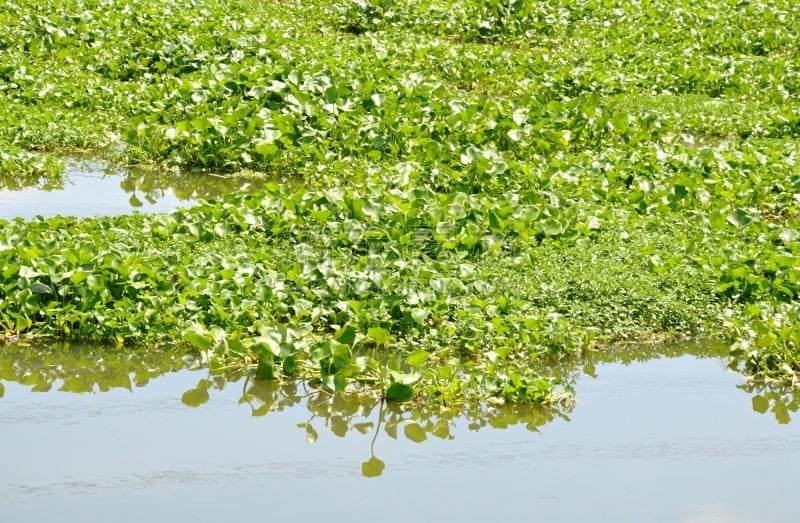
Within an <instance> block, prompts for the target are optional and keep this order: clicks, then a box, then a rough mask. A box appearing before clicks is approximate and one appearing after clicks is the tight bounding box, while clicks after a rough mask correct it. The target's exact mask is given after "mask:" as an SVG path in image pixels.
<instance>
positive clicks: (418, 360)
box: [406, 350, 431, 367]
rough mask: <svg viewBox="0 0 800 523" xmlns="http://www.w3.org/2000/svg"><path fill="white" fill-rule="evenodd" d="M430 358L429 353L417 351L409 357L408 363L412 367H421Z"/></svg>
mask: <svg viewBox="0 0 800 523" xmlns="http://www.w3.org/2000/svg"><path fill="white" fill-rule="evenodd" d="M430 357H431V354H430V353H429V352H428V351H424V350H415V351H414V352H412V353H411V354H409V355H408V357H407V358H406V362H407V363H408V364H409V365H411V366H412V367H421V366H422V365H423V364H424V363H425V362H426V361H428V358H430Z"/></svg>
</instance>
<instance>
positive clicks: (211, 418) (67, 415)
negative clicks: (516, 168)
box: [0, 356, 800, 523]
mask: <svg viewBox="0 0 800 523" xmlns="http://www.w3.org/2000/svg"><path fill="white" fill-rule="evenodd" d="M596 373H597V375H598V378H597V379H592V378H589V377H587V376H583V377H581V378H580V379H579V380H578V382H577V393H578V403H577V405H576V406H575V408H574V410H573V411H572V412H571V413H569V418H570V420H569V421H567V420H565V419H556V420H555V421H552V422H550V423H548V424H546V425H544V426H542V427H540V431H539V432H531V431H528V430H526V429H525V427H524V426H523V425H513V426H510V427H509V428H508V429H506V430H496V429H492V428H491V427H484V428H482V429H481V430H479V431H477V432H474V431H471V430H469V428H468V422H467V420H464V419H459V418H457V419H455V420H454V421H453V422H452V427H451V434H452V435H453V436H454V437H453V438H452V439H449V440H448V439H444V440H442V439H438V438H436V437H432V436H429V437H428V438H427V439H426V440H425V441H423V442H422V443H414V442H412V441H410V440H409V439H407V438H405V437H404V436H403V430H402V429H401V430H399V431H398V436H397V439H394V438H392V437H391V436H390V435H389V434H387V433H386V432H384V431H383V429H381V431H380V432H379V434H378V436H377V439H376V441H375V444H374V452H375V455H376V456H377V457H378V458H380V459H381V460H383V461H384V462H385V464H386V468H385V470H384V471H383V474H382V475H381V476H380V477H376V478H367V477H363V476H362V474H361V472H362V469H361V464H362V462H364V461H365V460H367V459H368V458H369V457H370V447H371V443H372V438H373V437H374V435H375V434H374V426H375V422H377V421H378V410H377V409H376V410H373V411H371V412H370V413H369V415H368V416H367V417H365V418H363V419H359V418H358V416H355V418H354V420H352V421H354V422H359V421H360V422H370V421H372V422H373V425H372V429H371V430H366V434H361V433H360V432H358V431H357V430H350V431H348V432H347V435H346V437H338V436H336V435H335V434H334V433H333V432H332V430H331V429H332V427H333V426H334V425H335V422H336V420H334V419H324V418H319V417H317V418H315V419H313V420H312V424H313V425H314V426H315V428H316V432H317V433H318V434H319V439H318V440H317V441H316V442H314V443H308V442H307V441H306V431H305V429H303V428H301V427H298V424H303V423H305V422H306V421H308V420H309V419H310V418H313V416H312V414H311V413H310V408H309V407H308V406H307V405H306V404H305V403H304V402H300V403H299V404H297V405H295V406H293V407H289V406H287V408H285V409H284V410H282V411H281V412H271V413H269V414H267V415H266V416H263V417H255V416H253V415H252V412H253V408H254V407H257V406H258V405H257V404H254V405H253V406H251V405H250V404H248V403H246V402H240V399H241V398H243V390H244V387H245V386H246V384H245V383H243V382H239V383H229V384H228V385H227V386H226V387H225V388H224V389H223V390H221V391H218V390H212V391H211V394H210V400H209V401H208V403H206V404H204V405H201V406H200V407H198V408H190V407H187V406H185V405H184V404H183V403H182V402H181V396H182V395H183V393H184V392H185V391H187V390H190V389H192V388H194V387H195V386H196V385H197V383H198V380H200V379H203V378H205V377H207V376H206V374H205V373H204V372H203V371H188V370H184V371H180V372H175V373H171V374H167V375H164V376H162V377H160V378H157V379H154V380H153V381H151V382H150V384H149V385H147V386H146V387H143V388H133V391H132V392H129V391H127V390H124V389H114V390H111V391H109V392H105V393H95V394H69V393H63V392H49V393H32V392H30V389H28V388H27V387H25V386H22V385H19V384H18V383H15V382H5V383H4V384H5V397H3V398H2V399H0V426H1V427H2V442H3V445H2V447H0V470H2V471H3V474H2V479H0V521H2V522H3V523H18V522H19V523H22V522H31V521H56V520H58V521H62V522H72V521H76V522H77V521H81V522H101V521H103V522H104V521H114V522H118V523H126V522H141V521H192V522H209V523H211V522H219V521H235V520H242V519H245V518H247V519H252V520H254V519H255V518H258V520H265V521H276V520H277V521H280V520H292V521H321V520H332V521H344V520H346V521H359V522H360V521H364V522H367V521H369V522H374V521H381V522H406V521H462V522H463V521H476V522H478V521H481V522H482V521H506V520H513V521H547V522H594V521H608V522H631V523H633V522H637V523H641V522H665V523H666V522H683V523H699V522H704V523H719V522H725V523H734V522H735V523H744V522H764V523H770V522H796V521H798V520H800V506H798V505H797V504H796V503H795V502H794V492H795V491H796V487H797V483H796V482H797V478H798V475H797V474H798V471H799V470H800V425H798V424H797V423H794V422H792V423H788V424H779V423H777V421H776V420H775V418H774V416H772V415H771V414H770V413H766V414H758V413H755V412H753V410H752V407H751V401H752V398H751V396H750V394H748V393H746V392H744V391H742V390H739V389H738V388H737V385H738V384H740V383H741V378H740V377H739V376H737V375H736V374H732V373H730V372H728V371H726V369H725V365H724V363H723V362H722V361H720V360H718V359H697V358H695V357H693V356H682V357H678V358H674V359H659V360H652V361H647V362H642V363H633V364H630V365H627V366H626V365H622V364H619V363H607V364H602V365H598V366H597V369H596ZM251 399H252V398H251ZM256 403H257V402H256ZM419 422H420V423H424V421H423V420H420V421H419Z"/></svg>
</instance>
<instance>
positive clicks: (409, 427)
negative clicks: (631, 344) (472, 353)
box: [0, 343, 800, 477]
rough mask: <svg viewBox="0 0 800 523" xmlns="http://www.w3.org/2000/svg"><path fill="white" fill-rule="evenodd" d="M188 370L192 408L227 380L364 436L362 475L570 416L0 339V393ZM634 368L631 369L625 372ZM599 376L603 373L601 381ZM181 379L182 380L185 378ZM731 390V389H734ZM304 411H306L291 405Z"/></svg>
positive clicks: (146, 379)
mask: <svg viewBox="0 0 800 523" xmlns="http://www.w3.org/2000/svg"><path fill="white" fill-rule="evenodd" d="M723 353H724V348H721V347H715V346H712V345H707V344H706V345H703V346H700V345H696V344H694V345H675V346H669V347H660V348H659V349H658V352H654V349H653V348H629V349H624V350H615V351H607V352H598V353H592V354H591V355H589V356H587V357H586V358H585V359H583V360H578V361H571V362H564V361H561V362H559V363H558V364H555V363H554V364H553V366H551V367H550V368H549V370H550V371H554V372H556V373H557V374H560V375H561V377H562V380H563V381H564V382H565V383H566V385H567V386H572V385H574V384H575V382H576V381H578V380H580V379H586V377H596V376H597V375H598V374H602V372H599V371H598V369H597V366H598V365H600V364H606V363H615V364H623V365H630V364H632V363H633V362H637V361H643V360H646V359H654V358H655V359H657V358H670V359H671V358H678V357H683V356H686V355H693V356H695V357H698V358H713V357H719V356H720V355H721V354H723ZM189 369H194V372H196V373H197V374H200V376H199V377H197V376H196V374H195V375H194V376H195V379H196V380H197V381H196V385H195V386H193V387H191V388H187V385H183V386H182V390H179V391H175V394H176V396H180V397H181V401H182V403H183V404H184V405H185V406H186V407H192V408H197V407H201V406H203V405H204V404H206V403H207V402H209V401H210V400H211V399H212V398H213V397H214V395H215V393H216V394H219V393H221V392H222V391H225V390H226V389H230V388H232V387H241V392H240V393H237V396H238V403H239V404H240V405H241V406H246V407H245V408H247V409H249V411H250V414H251V416H252V417H262V416H266V415H269V414H273V413H277V412H281V411H284V410H288V409H292V410H293V412H294V415H295V417H297V416H298V415H299V416H300V417H302V418H304V419H303V420H302V421H300V422H299V423H296V425H297V429H298V431H299V434H298V437H304V438H305V440H306V441H307V442H309V443H313V442H315V441H317V439H318V438H319V437H320V434H321V433H322V432H329V433H330V434H331V435H333V436H335V437H339V438H344V437H346V436H348V435H355V434H362V435H368V434H372V437H371V439H370V443H369V448H365V449H364V451H363V453H364V454H363V456H364V457H363V459H364V461H362V463H361V473H362V474H363V475H364V476H367V477H374V476H379V475H381V474H382V472H383V471H384V469H385V467H386V465H385V463H384V462H383V461H382V459H381V458H380V454H381V453H380V448H381V441H382V439H383V438H387V437H388V438H391V439H394V440H397V439H404V440H406V441H409V442H413V443H415V444H421V443H423V442H425V441H426V440H428V439H430V438H434V439H439V440H453V439H454V438H455V435H456V431H455V430H454V428H455V427H456V424H457V423H458V424H459V425H461V426H462V427H463V426H464V425H466V426H467V428H468V429H469V430H470V431H473V432H475V431H480V430H481V429H484V428H492V429H506V428H509V427H514V426H522V427H524V428H525V429H527V430H528V431H538V430H539V429H540V428H541V427H543V426H544V425H546V424H548V423H550V422H552V421H554V420H556V419H564V420H569V417H568V414H569V413H570V411H571V410H572V405H571V404H568V405H557V406H552V407H548V408H535V407H531V406H525V405H490V404H486V403H483V404H455V405H449V406H431V405H425V404H422V405H407V404H397V403H387V402H385V401H376V400H374V399H372V398H368V397H364V396H355V395H353V396H332V395H329V394H326V393H324V392H320V391H318V390H316V389H309V388H308V387H307V386H306V385H305V384H303V383H295V382H290V383H279V382H274V381H265V380H258V379H254V378H252V377H251V376H249V375H248V373H247V372H246V371H242V370H234V371H232V370H228V371H224V372H223V371H210V370H208V369H203V368H201V364H200V362H199V361H198V360H197V358H196V357H195V356H194V355H193V354H192V353H190V352H178V351H174V350H158V349H150V350H141V349H139V350H137V349H131V348H103V347H91V346H81V345H70V344H63V343H62V344H55V345H49V346H47V347H42V346H32V345H25V344H24V343H16V344H6V345H0V397H2V396H3V393H4V389H5V386H4V384H3V382H14V383H19V384H21V385H24V386H26V387H29V388H30V389H31V390H32V391H35V392H47V391H52V390H59V391H65V392H72V393H98V392H104V391H109V390H111V389H125V390H129V391H134V389H136V388H140V387H144V386H146V385H148V383H150V382H151V381H152V380H154V379H156V378H159V377H161V376H164V375H167V374H170V373H176V372H186V371H187V370H189ZM633 372H635V371H633ZM600 381H602V379H601V380H600ZM183 383H186V381H185V380H184V381H183ZM738 388H739V389H741V390H743V391H745V392H747V393H748V394H750V395H751V396H752V407H753V410H754V411H756V412H758V413H766V412H772V413H773V414H774V415H775V418H776V419H777V421H778V422H779V423H781V424H785V423H788V422H789V421H790V419H791V417H790V414H789V413H790V412H791V413H793V412H797V410H798V407H800V391H792V390H779V389H775V388H769V387H766V386H763V385H762V386H754V385H739V386H738ZM733 391H734V392H735V389H733ZM298 409H300V410H302V409H304V410H305V416H304V417H303V415H302V413H300V412H299V410H298Z"/></svg>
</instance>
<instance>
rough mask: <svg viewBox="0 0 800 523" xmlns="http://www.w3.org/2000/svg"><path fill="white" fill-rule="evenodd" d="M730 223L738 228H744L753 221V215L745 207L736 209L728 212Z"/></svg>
mask: <svg viewBox="0 0 800 523" xmlns="http://www.w3.org/2000/svg"><path fill="white" fill-rule="evenodd" d="M727 220H728V223H730V224H731V225H733V226H734V227H737V228H742V227H745V226H747V225H750V224H751V223H753V217H752V216H750V215H749V214H748V213H747V212H746V211H744V210H743V209H736V210H735V211H732V212H731V213H730V214H728V217H727Z"/></svg>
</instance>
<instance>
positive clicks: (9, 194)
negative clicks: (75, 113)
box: [0, 157, 252, 220]
mask: <svg viewBox="0 0 800 523" xmlns="http://www.w3.org/2000/svg"><path fill="white" fill-rule="evenodd" d="M0 181H1V180H0ZM250 187H252V185H251V184H250V183H249V182H245V181H241V180H235V179H231V178H227V177H224V176H220V175H215V174H207V173H196V172H194V173H189V172H180V171H169V170H148V169H144V168H138V169H137V168H122V167H116V166H113V165H111V164H108V163H107V162H104V161H102V160H99V159H81V158H78V157H70V158H67V159H66V161H65V170H64V173H63V177H59V178H58V179H54V180H50V179H48V178H43V179H36V180H29V183H28V184H16V185H15V186H14V187H9V186H4V184H3V183H0V219H6V220H10V219H13V218H17V217H20V218H24V219H31V218H33V217H35V216H44V217H51V216H56V215H62V216H80V217H87V216H111V215H117V214H130V213H133V212H164V211H169V210H172V209H175V208H176V207H186V206H189V205H191V204H192V203H193V202H195V201H196V200H198V199H201V198H216V197H219V196H221V195H223V194H227V193H229V192H232V191H235V190H238V189H247V188H250Z"/></svg>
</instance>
